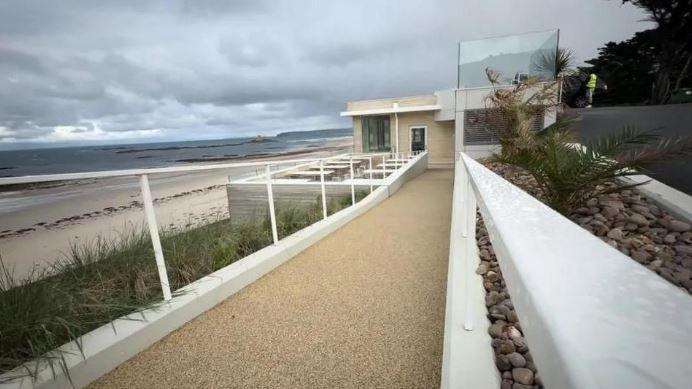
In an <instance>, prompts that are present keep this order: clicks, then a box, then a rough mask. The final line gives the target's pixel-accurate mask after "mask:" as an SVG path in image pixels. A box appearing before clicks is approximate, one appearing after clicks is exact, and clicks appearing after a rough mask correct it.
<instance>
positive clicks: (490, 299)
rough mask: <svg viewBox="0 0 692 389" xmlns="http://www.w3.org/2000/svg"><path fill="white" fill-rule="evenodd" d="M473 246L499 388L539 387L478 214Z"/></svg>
mask: <svg viewBox="0 0 692 389" xmlns="http://www.w3.org/2000/svg"><path fill="white" fill-rule="evenodd" d="M476 243H477V244H478V255H479V257H480V259H481V262H480V264H479V265H478V269H477V270H476V273H477V274H480V275H481V276H482V277H483V287H484V288H485V291H486V293H487V294H486V296H485V306H486V307H487V308H488V319H490V322H491V323H492V324H491V325H490V328H489V329H488V333H489V334H490V336H491V337H492V343H491V344H492V347H493V351H494V352H495V366H496V367H497V369H498V370H499V371H500V375H501V376H502V383H501V384H500V388H501V389H524V388H542V387H543V385H542V382H541V379H540V376H539V374H538V370H537V369H536V365H534V363H533V358H532V357H531V353H530V351H529V346H528V344H527V343H526V339H525V338H524V334H523V332H522V330H521V324H520V323H519V317H518V316H517V313H516V311H515V310H514V305H513V304H512V300H511V296H510V295H509V292H508V291H507V285H506V284H505V280H504V279H503V278H502V271H501V270H500V267H499V264H498V263H497V258H496V257H495V251H494V250H493V247H492V244H491V243H490V238H489V237H488V231H487V230H486V229H485V225H484V223H483V218H482V217H481V214H480V213H478V214H477V218H476Z"/></svg>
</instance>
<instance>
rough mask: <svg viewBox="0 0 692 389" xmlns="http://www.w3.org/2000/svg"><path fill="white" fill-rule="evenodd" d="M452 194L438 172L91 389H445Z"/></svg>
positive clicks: (448, 179)
mask: <svg viewBox="0 0 692 389" xmlns="http://www.w3.org/2000/svg"><path fill="white" fill-rule="evenodd" d="M452 186H453V182H452V171H451V170H429V171H427V172H426V173H424V174H423V175H421V176H419V177H418V178H416V179H414V180H413V181H411V182H409V183H408V184H406V185H405V186H404V187H403V188H402V189H401V190H400V191H399V192H397V193H396V194H395V195H394V196H392V197H391V198H389V199H387V200H385V201H384V202H383V203H382V204H380V205H379V206H377V207H375V208H374V209H372V210H371V211H369V212H368V213H366V214H364V215H362V216H361V217H359V218H357V219H356V220H354V221H352V222H351V223H349V224H347V225H346V226H344V227H343V228H341V229H339V230H338V231H336V232H334V233H333V234H331V235H329V236H328V237H326V238H325V239H323V240H322V241H320V242H318V243H317V244H315V245H314V246H313V247H311V248H309V249H308V250H306V251H304V252H303V253H301V254H299V255H297V256H296V257H295V258H293V259H292V260H290V261H288V262H287V263H285V264H284V265H282V266H280V267H279V268H277V269H276V270H274V271H273V272H271V273H270V274H268V275H267V276H265V277H263V278H261V279H260V280H258V281H257V282H255V283H253V284H252V285H250V286H248V287H247V288H245V289H243V290H241V291H240V292H239V293H237V294H236V295H234V296H232V297H230V298H229V299H227V300H226V301H224V302H223V303H221V304H219V305H218V306H217V307H215V308H213V309H211V310H210V311H208V312H206V313H205V314H203V315H201V316H200V317H198V318H197V319H195V320H193V321H191V322H190V323H188V324H187V325H185V326H183V327H182V328H181V329H179V330H177V331H175V332H173V333H171V334H170V335H168V336H167V337H165V338H164V339H162V340H161V341H159V342H157V343H156V344H154V345H153V346H152V347H150V348H149V349H147V350H145V351H143V352H142V353H140V354H138V355H137V356H135V357H134V358H132V359H131V360H129V361H127V362H125V363H124V364H122V365H121V366H119V367H118V368H117V369H115V370H114V371H112V372H110V373H109V374H107V375H106V376H104V377H102V378H101V379H100V380H98V381H96V382H95V383H94V384H92V386H91V387H94V388H145V387H146V388H191V387H212V388H218V387H224V388H226V387H234V388H235V387H238V388H241V387H242V388H247V387H252V388H259V387H262V388H279V387H291V388H297V387H311V388H316V387H319V388H344V387H348V388H351V387H368V388H375V387H381V388H433V387H438V386H439V381H440V369H441V363H442V339H443V330H444V313H445V294H446V279H447V274H446V273H447V259H448V249H449V228H450V216H451V197H452Z"/></svg>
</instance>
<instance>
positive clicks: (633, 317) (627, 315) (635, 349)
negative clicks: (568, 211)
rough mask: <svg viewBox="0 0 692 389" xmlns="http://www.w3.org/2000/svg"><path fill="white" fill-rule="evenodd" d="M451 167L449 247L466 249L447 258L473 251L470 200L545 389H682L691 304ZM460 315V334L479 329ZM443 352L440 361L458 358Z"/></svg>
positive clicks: (573, 228)
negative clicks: (460, 196)
mask: <svg viewBox="0 0 692 389" xmlns="http://www.w3.org/2000/svg"><path fill="white" fill-rule="evenodd" d="M456 169H457V170H458V171H459V172H460V173H461V174H462V176H464V177H465V178H464V181H466V180H468V183H466V182H461V183H459V182H455V191H456V190H457V186H460V187H461V188H463V189H465V191H466V194H465V198H466V199H468V203H467V204H466V206H463V207H457V204H456V203H455V205H454V212H455V215H453V220H457V222H459V221H462V220H463V221H465V223H464V226H465V227H464V228H463V229H462V232H461V234H460V235H461V236H457V237H454V236H453V237H452V241H454V240H455V239H463V240H464V244H465V245H466V246H467V247H466V249H465V250H463V253H458V252H455V255H454V257H452V255H451V253H450V260H453V261H459V262H460V263H462V264H463V263H464V261H468V258H469V257H468V253H469V252H473V251H474V250H475V249H476V248H475V247H476V242H475V231H474V226H475V212H476V211H475V206H473V205H474V204H473V198H474V197H475V198H477V200H478V207H479V208H480V211H481V214H482V216H483V219H484V221H485V226H486V228H487V229H488V235H489V237H490V240H491V243H492V245H493V248H494V251H495V253H496V255H497V260H498V262H499V264H500V268H501V270H502V273H503V275H504V279H505V282H506V284H507V288H508V290H509V293H510V295H511V296H512V302H513V304H514V306H515V308H516V311H517V314H518V316H519V320H520V322H521V326H522V330H523V331H524V335H525V337H526V339H527V342H528V344H529V347H530V348H531V355H532V356H533V359H534V361H535V364H536V366H537V368H538V371H539V374H540V375H541V377H542V380H543V383H544V385H545V386H546V387H548V388H575V389H576V388H579V389H581V388H682V387H689V386H690V381H689V371H690V370H689V369H690V366H692V337H690V333H692V297H690V296H689V295H688V294H687V293H685V292H683V291H681V290H680V289H678V288H676V287H674V286H673V285H672V284H670V283H668V282H667V281H665V280H663V279H662V278H661V277H659V276H658V275H656V274H655V273H654V272H652V271H650V270H648V269H646V268H645V267H643V266H641V265H640V264H638V263H636V262H635V261H633V260H632V259H630V258H628V257H627V256H625V255H624V254H622V253H621V252H620V251H618V250H616V249H614V248H612V247H611V246H610V245H608V244H606V243H604V242H603V241H602V240H600V239H599V238H597V237H596V236H594V235H592V234H591V233H589V232H587V231H586V230H584V229H582V228H581V227H579V226H578V225H577V224H575V223H573V222H572V221H570V220H569V219H567V218H565V217H563V216H562V215H560V214H559V213H557V212H555V211H554V210H552V209H551V208H549V207H548V206H546V205H545V204H543V203H541V202H540V201H538V200H536V199H535V198H534V197H532V196H531V195H529V194H527V193H525V192H524V191H522V190H521V189H519V188H518V187H516V186H514V185H512V184H511V183H509V182H507V181H506V180H504V179H502V178H501V177H499V176H497V175H496V174H494V173H493V172H491V171H490V170H489V169H487V168H485V167H484V166H482V165H481V164H479V163H478V162H476V161H474V160H473V159H471V158H470V157H469V156H467V155H465V154H463V153H461V154H460V155H459V158H458V160H457V162H456ZM457 212H463V213H464V215H456V213H457ZM471 220H473V222H471ZM453 230H454V229H453ZM471 246H473V249H472V248H471ZM474 255H475V254H474ZM464 270H465V272H466V273H467V274H473V273H472V272H473V270H474V269H471V268H470V267H468V266H466V267H465V268H464ZM464 279H466V280H468V279H469V276H468V275H467V276H466V277H464ZM468 284H469V282H468V281H467V282H466V286H465V288H468V287H469V285H468ZM467 296H468V294H467ZM448 299H449V297H448ZM448 301H449V300H448ZM457 303H458V302H457ZM468 305H469V304H468V301H467V302H466V303H465V308H464V309H467V307H468ZM466 315H467V320H466V323H465V324H466V326H465V329H466V330H472V331H486V329H485V328H476V327H474V324H475V323H473V322H472V320H470V318H471V316H470V315H469V313H468V310H466ZM451 330H452V331H454V330H455V329H451ZM456 330H457V331H458V330H460V331H464V330H463V329H456ZM446 335H447V329H446ZM446 337H447V336H445V338H446ZM445 346H446V347H445V356H444V358H443V361H448V360H449V354H450V353H451V354H454V353H458V352H460V350H458V349H456V350H455V349H453V348H450V347H447V346H448V344H447V339H445ZM443 366H444V362H443ZM457 368H458V367H457V366H453V365H451V366H447V369H448V370H450V369H451V370H453V369H457ZM446 374H449V371H447V372H446ZM444 376H445V370H444V368H443V383H444ZM457 384H458V382H456V383H455V382H447V383H446V385H443V386H445V387H456V386H457Z"/></svg>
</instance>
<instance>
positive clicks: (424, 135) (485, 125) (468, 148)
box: [341, 85, 555, 168]
mask: <svg viewBox="0 0 692 389" xmlns="http://www.w3.org/2000/svg"><path fill="white" fill-rule="evenodd" d="M506 87H507V88H512V87H513V86H511V85H510V86H506ZM492 90H493V89H492V88H473V89H450V90H442V91H436V92H435V93H434V94H431V95H422V96H410V97H400V98H389V99H377V100H360V101H351V102H348V103H347V104H346V111H344V112H342V113H341V116H348V117H351V118H353V144H354V151H356V152H383V151H387V152H393V153H409V152H415V151H421V150H426V151H427V152H428V158H429V166H430V167H431V168H451V167H452V166H453V164H454V156H455V152H457V151H463V152H465V153H467V154H469V155H471V156H472V157H474V158H478V157H484V156H488V155H491V154H492V153H493V152H496V151H498V150H499V137H500V135H501V133H502V131H503V128H502V124H501V121H500V120H496V119H497V117H496V115H495V113H494V111H493V109H492V108H489V107H488V106H487V103H486V96H487V95H488V94H489V93H491V92H492ZM554 122H555V112H553V111H551V110H546V111H545V112H544V113H543V114H542V115H538V116H536V117H535V118H534V128H536V129H537V130H538V129H541V128H544V127H546V126H548V125H550V124H552V123H554Z"/></svg>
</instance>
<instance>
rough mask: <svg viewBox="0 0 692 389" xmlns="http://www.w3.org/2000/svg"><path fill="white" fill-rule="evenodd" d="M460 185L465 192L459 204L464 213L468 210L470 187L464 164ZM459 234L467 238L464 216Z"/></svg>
mask: <svg viewBox="0 0 692 389" xmlns="http://www.w3.org/2000/svg"><path fill="white" fill-rule="evenodd" d="M462 165H463V164H462ZM461 187H462V188H464V191H465V192H466V193H464V195H463V196H462V199H463V200H462V201H463V203H462V204H461V205H462V207H463V208H462V209H463V210H464V211H463V212H464V215H466V212H467V210H468V208H467V205H468V202H469V195H468V191H469V187H470V186H469V174H468V172H467V171H466V165H463V170H462V182H461ZM461 236H463V237H464V238H467V237H468V223H466V218H464V222H463V223H461Z"/></svg>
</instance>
